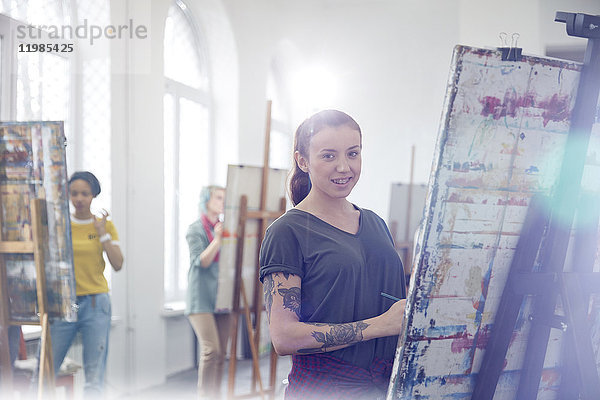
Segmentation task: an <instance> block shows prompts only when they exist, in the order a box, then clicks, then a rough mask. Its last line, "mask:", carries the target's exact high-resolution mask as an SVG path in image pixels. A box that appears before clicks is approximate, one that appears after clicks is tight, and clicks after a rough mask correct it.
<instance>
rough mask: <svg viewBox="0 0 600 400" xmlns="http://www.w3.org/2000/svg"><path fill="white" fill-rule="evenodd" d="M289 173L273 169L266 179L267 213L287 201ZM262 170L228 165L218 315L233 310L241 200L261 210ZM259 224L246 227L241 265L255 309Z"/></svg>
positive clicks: (253, 223) (253, 222)
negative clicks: (246, 199)
mask: <svg viewBox="0 0 600 400" xmlns="http://www.w3.org/2000/svg"><path fill="white" fill-rule="evenodd" d="M286 177H287V171H286V170H283V169H274V168H270V169H269V173H268V177H267V181H268V183H267V201H266V206H265V208H266V210H265V211H278V210H279V206H280V199H281V198H284V197H285V181H286ZM261 180H262V167H251V166H244V165H229V167H228V169H227V193H226V196H225V221H224V222H223V224H224V230H223V240H222V244H221V251H220V255H219V285H218V289H217V302H216V307H215V308H216V310H215V311H217V312H228V311H231V310H232V306H233V286H234V279H235V262H236V258H235V257H236V249H237V243H238V240H240V238H238V237H237V227H238V222H239V209H240V199H241V197H242V195H246V196H247V197H248V210H258V209H259V208H260V191H261ZM258 227H259V224H258V221H257V220H252V219H249V220H248V221H247V223H246V234H245V237H244V238H243V240H244V258H243V261H242V279H243V281H244V286H245V289H246V296H247V297H248V302H249V304H250V306H252V305H253V299H254V283H255V280H256V278H257V277H256V268H257V265H258V246H259V243H258V241H257V239H258Z"/></svg>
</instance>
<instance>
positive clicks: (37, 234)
mask: <svg viewBox="0 0 600 400" xmlns="http://www.w3.org/2000/svg"><path fill="white" fill-rule="evenodd" d="M0 203H1V199H0ZM30 209H31V224H32V228H33V230H32V237H33V240H32V241H3V240H0V287H1V289H2V292H1V295H0V317H1V318H2V320H1V321H0V323H1V324H2V326H3V327H5V328H6V329H2V337H0V344H2V345H1V346H0V361H1V365H2V376H1V377H0V378H1V384H2V388H3V389H2V390H3V391H4V390H6V391H12V366H11V365H10V351H9V346H8V329H7V328H8V326H10V325H25V324H26V325H40V326H41V327H42V333H41V346H40V364H39V381H38V398H40V399H41V398H42V397H43V396H44V395H49V396H53V395H54V363H53V359H52V341H51V338H50V325H49V321H48V298H47V295H46V271H45V268H44V251H43V243H45V241H46V240H47V232H48V218H47V213H46V202H45V201H44V200H43V199H32V200H31V203H30ZM0 235H1V232H0ZM6 254H33V258H34V261H35V269H36V273H37V276H36V288H37V302H38V311H39V315H40V320H39V322H38V323H37V324H36V323H31V322H27V323H23V322H20V321H14V320H11V318H10V304H9V299H8V279H7V273H6V262H5V255H6Z"/></svg>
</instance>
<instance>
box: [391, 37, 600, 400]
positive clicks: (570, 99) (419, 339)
mask: <svg viewBox="0 0 600 400" xmlns="http://www.w3.org/2000/svg"><path fill="white" fill-rule="evenodd" d="M580 70H581V66H580V65H579V64H576V63H571V62H566V61H560V60H553V59H545V58H538V57H529V56H524V57H523V60H522V61H520V62H511V61H501V54H500V52H499V51H495V50H484V49H475V48H469V47H464V46H457V47H456V48H455V50H454V56H453V60H452V69H451V73H450V77H449V84H448V90H447V95H446V101H445V106H444V114H443V115H442V120H441V125H440V131H439V136H438V143H437V150H436V154H435V155H434V161H433V166H432V172H431V176H430V183H429V190H428V195H427V199H426V207H425V214H424V221H425V224H424V225H423V228H422V230H421V232H420V235H419V239H418V241H417V242H418V250H417V254H416V257H415V261H414V268H413V271H414V274H413V277H412V278H411V282H410V288H409V295H408V301H407V304H408V305H407V310H406V320H405V324H404V327H403V333H402V334H401V335H400V340H399V343H398V350H397V352H396V359H395V363H394V369H393V374H392V379H391V381H390V389H389V392H388V399H470V398H471V393H472V390H473V387H474V383H475V379H476V376H477V372H478V371H479V367H480V365H481V362H482V359H483V357H482V356H483V353H484V351H485V347H486V342H487V340H488V338H489V335H490V332H491V330H492V328H493V323H494V316H495V315H494V314H495V312H496V309H497V307H498V303H499V300H500V296H501V295H502V290H503V288H504V285H505V282H506V278H507V273H508V270H509V267H510V263H511V261H512V256H513V253H514V250H515V247H516V244H517V241H518V238H519V233H520V230H521V227H522V224H523V221H524V218H525V214H526V211H527V207H528V205H529V201H530V199H531V197H532V196H533V195H534V194H536V193H544V194H548V195H552V192H553V189H554V188H555V185H556V183H557V176H558V172H559V169H560V167H561V161H562V157H563V152H564V146H565V141H566V136H567V134H568V131H569V125H570V117H571V112H572V109H573V106H574V102H575V95H576V91H577V84H578V80H579V75H580ZM599 133H600V132H598V129H597V127H596V133H595V139H593V140H592V142H594V141H595V143H596V146H597V144H598V143H597V142H598V134H599ZM593 146H594V145H593V144H592V146H591V147H593ZM597 148H598V147H597ZM596 154H598V153H597V152H594V151H593V150H590V153H589V154H588V158H589V160H588V165H587V166H586V174H585V175H586V177H585V178H584V179H585V180H586V181H587V182H588V183H587V185H588V187H587V188H586V184H585V183H584V188H586V190H593V191H596V192H597V193H598V188H597V185H598V183H599V182H600V179H597V178H598V176H599V175H598V173H599V168H598V165H600V163H599V162H598V159H597V156H596ZM596 268H598V266H596ZM526 303H527V302H526ZM596 304H597V303H596ZM528 307H530V305H528V304H525V305H524V306H523V307H522V309H521V315H520V316H519V320H518V322H517V328H516V330H515V332H514V334H513V337H512V340H511V345H510V348H509V350H508V353H507V356H506V360H505V366H504V370H503V373H502V375H501V377H500V381H499V383H498V386H497V390H496V393H495V396H494V399H496V400H498V399H514V398H515V391H516V387H517V384H518V379H519V370H520V368H521V365H522V362H523V354H524V350H525V346H526V340H527V333H528V331H529V324H530V322H529V321H528V319H527V315H528ZM596 309H597V307H596ZM560 339H561V334H560V333H559V332H557V331H556V330H553V331H552V333H551V338H550V343H549V348H548V352H547V357H546V360H545V363H544V371H543V374H542V382H541V384H540V388H539V394H538V399H556V390H557V387H558V385H559V384H560V376H559V374H558V372H557V369H556V367H557V365H559V364H560V360H559V355H560Z"/></svg>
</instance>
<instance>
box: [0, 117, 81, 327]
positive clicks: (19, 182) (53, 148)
mask: <svg viewBox="0 0 600 400" xmlns="http://www.w3.org/2000/svg"><path fill="white" fill-rule="evenodd" d="M64 143H65V136H64V133H63V123H62V122H27V123H17V122H7V123H2V124H0V210H1V213H2V214H1V224H0V229H1V233H2V240H3V241H31V240H33V234H32V230H33V227H32V223H31V210H30V201H31V200H32V199H35V198H42V199H44V200H45V203H46V210H47V214H48V215H47V216H48V218H47V224H48V225H47V231H46V232H45V235H44V237H43V238H41V240H42V243H43V250H44V266H45V272H46V287H47V297H48V312H49V316H50V318H53V319H64V320H67V321H74V320H76V318H77V314H76V307H75V302H76V297H75V275H74V270H73V251H72V244H71V229H70V220H69V203H68V201H69V198H68V194H67V171H66V156H65V146H64ZM5 265H6V276H7V284H8V301H9V305H10V306H9V308H10V310H9V314H10V315H9V317H10V319H11V320H12V321H18V322H23V323H26V322H32V323H36V322H38V321H39V315H38V312H39V310H38V303H37V293H36V270H35V262H34V260H33V255H29V254H7V255H6V256H5Z"/></svg>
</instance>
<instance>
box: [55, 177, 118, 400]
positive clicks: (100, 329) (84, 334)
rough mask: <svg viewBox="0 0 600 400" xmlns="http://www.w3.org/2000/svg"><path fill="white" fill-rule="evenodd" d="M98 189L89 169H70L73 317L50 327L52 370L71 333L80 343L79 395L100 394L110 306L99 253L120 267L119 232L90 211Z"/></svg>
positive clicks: (109, 222)
mask: <svg viewBox="0 0 600 400" xmlns="http://www.w3.org/2000/svg"><path fill="white" fill-rule="evenodd" d="M98 194H100V182H98V179H97V178H96V177H95V176H94V174H92V173H91V172H87V171H80V172H75V173H74V174H73V175H72V176H71V179H69V195H70V199H71V203H72V204H73V206H74V208H75V213H74V214H72V215H71V236H72V240H73V264H74V266H75V283H76V294H77V305H78V309H77V321H76V322H66V321H55V322H53V323H52V325H51V328H50V332H51V338H52V353H53V358H54V371H55V373H56V372H58V369H59V367H60V365H61V364H62V361H63V359H64V358H65V355H66V354H67V351H68V350H69V347H71V343H72V342H73V339H74V338H75V334H76V333H77V332H81V338H82V343H83V368H84V371H85V388H84V392H85V398H89V397H94V396H101V395H102V392H103V389H104V371H105V369H106V356H107V354H108V335H109V332H110V319H111V306H110V297H109V295H108V283H107V282H106V279H105V278H104V258H103V253H106V255H107V257H108V261H109V262H110V264H111V265H112V267H113V269H114V270H115V271H119V270H120V269H121V267H122V266H123V254H122V253H121V249H120V248H119V244H118V240H119V236H118V234H117V230H116V229H115V226H114V225H113V223H112V221H109V220H108V219H107V217H108V212H107V211H106V210H102V213H101V215H100V216H95V215H94V214H92V211H91V210H90V206H91V204H92V200H93V199H94V198H95V197H96V196H98Z"/></svg>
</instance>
